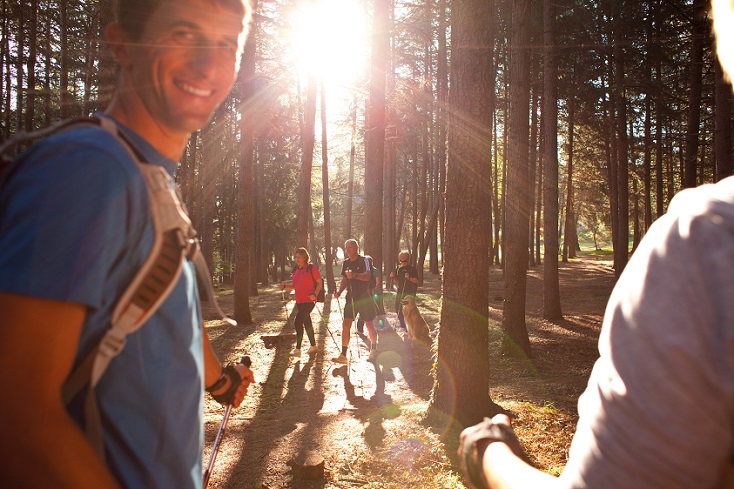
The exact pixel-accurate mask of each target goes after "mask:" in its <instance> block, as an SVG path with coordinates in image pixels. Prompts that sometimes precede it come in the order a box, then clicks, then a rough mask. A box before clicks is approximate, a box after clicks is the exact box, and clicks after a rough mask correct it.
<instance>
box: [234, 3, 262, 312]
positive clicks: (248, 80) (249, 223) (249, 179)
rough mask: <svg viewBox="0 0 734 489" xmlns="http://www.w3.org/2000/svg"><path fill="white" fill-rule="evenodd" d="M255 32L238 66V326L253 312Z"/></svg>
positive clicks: (254, 29)
mask: <svg viewBox="0 0 734 489" xmlns="http://www.w3.org/2000/svg"><path fill="white" fill-rule="evenodd" d="M252 8H253V10H254V9H256V8H257V1H256V0H253V2H252ZM256 32H257V26H256V25H254V24H253V25H251V26H250V32H249V34H248V36H247V42H246V43H245V49H244V52H243V53H242V61H241V64H240V73H239V78H240V86H241V94H240V100H241V103H242V116H241V117H240V138H241V140H240V145H241V154H240V158H239V171H238V173H239V181H238V191H237V197H236V207H237V225H236V228H235V229H236V231H235V233H236V239H235V243H236V249H235V273H234V288H235V290H234V320H235V321H237V322H238V323H239V324H251V323H252V312H251V311H250V283H251V281H252V280H251V273H252V271H253V268H254V267H252V266H251V256H252V253H253V249H254V238H253V236H254V234H255V233H254V230H255V222H254V221H255V218H254V211H253V202H254V199H253V198H252V190H253V165H254V158H255V151H254V127H255V120H256V114H255V111H254V110H249V108H250V107H253V106H254V104H253V101H254V100H255V56H256V42H257V40H256Z"/></svg>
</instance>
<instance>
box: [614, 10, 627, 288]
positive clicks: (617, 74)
mask: <svg viewBox="0 0 734 489" xmlns="http://www.w3.org/2000/svg"><path fill="white" fill-rule="evenodd" d="M623 3H624V2H623V0H619V1H617V2H613V6H612V12H613V20H612V25H613V30H614V47H613V51H614V86H613V89H614V95H613V96H612V99H613V102H614V104H615V107H616V113H615V114H614V115H613V116H614V117H615V121H616V124H615V126H616V129H617V138H616V143H617V146H616V148H617V159H616V173H615V174H613V175H612V178H613V179H615V181H616V184H617V216H616V222H617V241H616V242H615V244H614V274H615V275H616V276H617V277H619V276H620V275H621V274H622V271H623V270H624V268H625V266H627V259H628V253H629V161H628V155H629V152H628V148H627V144H628V143H627V97H626V92H625V71H624V50H623V46H624V42H625V40H626V39H627V36H626V30H625V28H624V23H623V20H622V12H623V11H624V9H622V4H623Z"/></svg>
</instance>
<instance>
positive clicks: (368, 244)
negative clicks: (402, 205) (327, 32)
mask: <svg viewBox="0 0 734 489" xmlns="http://www.w3.org/2000/svg"><path fill="white" fill-rule="evenodd" d="M374 9H375V10H374V16H373V24H372V59H371V63H370V85H369V100H368V102H367V103H368V106H367V113H366V116H365V124H366V131H365V139H366V144H365V164H364V195H365V216H364V223H365V226H364V249H365V250H366V251H367V252H368V253H369V254H370V256H372V260H373V262H374V264H375V266H376V267H377V268H378V269H382V203H383V202H382V199H383V181H384V175H383V171H384V164H385V86H386V79H385V72H386V69H387V58H388V55H389V47H390V1H389V0H375V2H374Z"/></svg>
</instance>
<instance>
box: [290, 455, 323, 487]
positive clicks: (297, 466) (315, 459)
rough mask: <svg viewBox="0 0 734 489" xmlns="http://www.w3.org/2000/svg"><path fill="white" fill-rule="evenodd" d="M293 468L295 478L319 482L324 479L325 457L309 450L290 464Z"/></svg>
mask: <svg viewBox="0 0 734 489" xmlns="http://www.w3.org/2000/svg"><path fill="white" fill-rule="evenodd" d="M288 464H289V465H290V466H291V467H293V475H294V476H295V477H298V478H301V479H306V480H318V479H323V478H324V457H322V456H321V455H320V454H319V453H318V452H315V451H312V450H308V451H305V452H301V453H300V454H299V455H298V456H297V457H295V458H294V459H293V460H291V461H290V462H288Z"/></svg>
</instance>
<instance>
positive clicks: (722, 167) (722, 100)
mask: <svg viewBox="0 0 734 489" xmlns="http://www.w3.org/2000/svg"><path fill="white" fill-rule="evenodd" d="M714 63H715V65H714V66H715V70H716V88H715V94H716V137H715V138H714V144H715V145H716V147H715V152H716V180H717V181H719V180H722V179H724V178H726V177H728V176H729V175H732V173H733V171H734V168H733V167H732V147H731V143H732V134H731V131H732V124H731V110H732V103H731V94H732V87H731V83H729V81H728V80H727V79H725V78H724V73H723V70H722V69H721V63H719V61H718V59H717V60H716V61H715V62H714Z"/></svg>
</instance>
